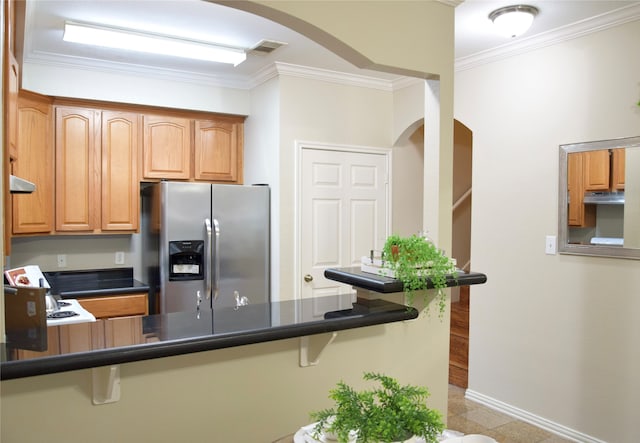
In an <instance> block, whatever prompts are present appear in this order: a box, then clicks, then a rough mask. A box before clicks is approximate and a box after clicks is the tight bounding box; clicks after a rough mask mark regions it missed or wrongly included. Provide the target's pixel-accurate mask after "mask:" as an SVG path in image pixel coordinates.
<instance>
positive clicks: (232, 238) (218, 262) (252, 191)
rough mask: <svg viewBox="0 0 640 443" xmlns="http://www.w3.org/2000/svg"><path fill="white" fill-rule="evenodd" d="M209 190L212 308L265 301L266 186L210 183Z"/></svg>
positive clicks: (267, 271) (267, 295) (267, 250)
mask: <svg viewBox="0 0 640 443" xmlns="http://www.w3.org/2000/svg"><path fill="white" fill-rule="evenodd" d="M212 189H213V191H212V211H213V213H212V224H213V230H214V233H215V234H214V263H213V264H212V268H213V275H214V277H213V292H214V302H213V308H214V311H215V309H216V307H237V306H242V305H246V304H252V305H254V304H261V303H267V302H269V300H270V292H269V291H270V278H269V275H270V262H269V257H270V221H269V220H270V209H269V208H270V194H269V192H270V191H269V187H267V186H238V185H213V186H212ZM216 232H217V233H216Z"/></svg>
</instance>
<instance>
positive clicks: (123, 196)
mask: <svg viewBox="0 0 640 443" xmlns="http://www.w3.org/2000/svg"><path fill="white" fill-rule="evenodd" d="M101 123H102V125H101V126H102V131H101V133H102V140H101V142H102V143H101V151H102V183H101V189H102V199H101V201H102V213H101V216H102V224H101V229H102V230H103V231H114V230H115V231H122V230H124V231H135V230H137V229H138V227H139V226H140V222H139V218H140V215H139V214H140V183H139V181H138V154H139V152H140V151H139V145H140V135H141V134H140V130H139V126H140V125H139V116H138V114H134V113H127V112H116V111H102V122H101Z"/></svg>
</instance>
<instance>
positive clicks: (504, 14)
mask: <svg viewBox="0 0 640 443" xmlns="http://www.w3.org/2000/svg"><path fill="white" fill-rule="evenodd" d="M537 14H538V8H536V7H535V6H529V5H515V6H505V7H504V8H500V9H496V10H495V11H493V12H492V13H491V14H489V20H491V21H492V22H493V24H494V25H495V27H496V29H497V31H498V32H499V33H500V34H502V35H504V36H507V37H517V36H519V35H521V34H524V33H525V32H526V31H527V29H529V27H530V26H531V24H532V23H533V18H534V17H535V16H536V15H537Z"/></svg>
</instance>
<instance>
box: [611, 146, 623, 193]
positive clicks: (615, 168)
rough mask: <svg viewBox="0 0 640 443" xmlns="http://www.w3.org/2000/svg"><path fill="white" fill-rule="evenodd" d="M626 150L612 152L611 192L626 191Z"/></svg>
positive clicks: (613, 150)
mask: <svg viewBox="0 0 640 443" xmlns="http://www.w3.org/2000/svg"><path fill="white" fill-rule="evenodd" d="M624 153H625V149H624V148H620V149H612V150H611V155H612V157H611V190H613V191H623V190H624V174H625V160H624V158H625V155H624Z"/></svg>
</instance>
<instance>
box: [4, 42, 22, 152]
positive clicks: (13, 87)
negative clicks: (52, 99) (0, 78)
mask: <svg viewBox="0 0 640 443" xmlns="http://www.w3.org/2000/svg"><path fill="white" fill-rule="evenodd" d="M7 59H8V63H7V73H6V75H7V78H6V80H5V82H6V91H7V92H6V94H7V95H6V99H5V100H6V101H5V111H4V112H5V113H6V114H5V115H6V117H5V118H6V120H5V121H6V128H7V129H6V131H7V133H6V135H5V137H6V140H7V146H8V148H9V157H10V158H11V159H15V158H17V154H18V88H19V86H20V77H19V74H18V69H19V66H18V62H17V61H16V59H15V57H14V56H13V54H12V53H11V52H8V53H7Z"/></svg>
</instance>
